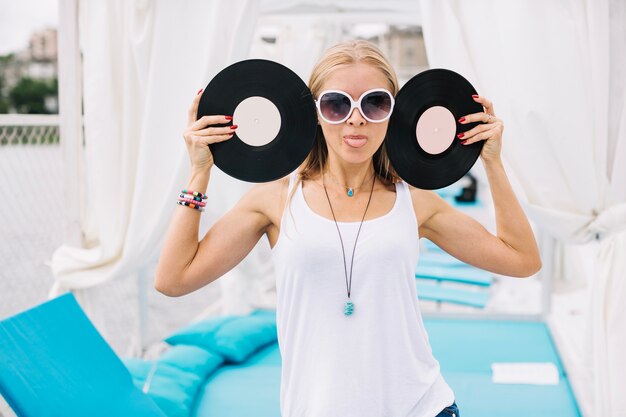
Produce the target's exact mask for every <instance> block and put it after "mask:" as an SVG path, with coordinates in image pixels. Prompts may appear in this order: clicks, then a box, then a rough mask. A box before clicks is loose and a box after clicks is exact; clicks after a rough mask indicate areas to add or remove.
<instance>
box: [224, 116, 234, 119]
mask: <svg viewBox="0 0 626 417" xmlns="http://www.w3.org/2000/svg"><path fill="white" fill-rule="evenodd" d="M224 119H226V120H233V116H224Z"/></svg>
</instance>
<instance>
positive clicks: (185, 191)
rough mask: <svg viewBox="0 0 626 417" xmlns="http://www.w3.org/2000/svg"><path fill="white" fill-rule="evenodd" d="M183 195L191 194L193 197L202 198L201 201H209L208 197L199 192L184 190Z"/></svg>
mask: <svg viewBox="0 0 626 417" xmlns="http://www.w3.org/2000/svg"><path fill="white" fill-rule="evenodd" d="M181 193H183V194H191V195H193V196H194V197H200V198H201V199H203V200H206V199H207V196H206V195H204V194H202V193H199V192H197V191H189V190H182V191H181Z"/></svg>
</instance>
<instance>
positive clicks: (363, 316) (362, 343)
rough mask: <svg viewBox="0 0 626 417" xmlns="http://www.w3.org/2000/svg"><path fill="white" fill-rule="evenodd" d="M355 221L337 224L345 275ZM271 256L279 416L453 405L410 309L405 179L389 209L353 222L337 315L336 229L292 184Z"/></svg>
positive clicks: (374, 414) (424, 413)
mask: <svg viewBox="0 0 626 417" xmlns="http://www.w3.org/2000/svg"><path fill="white" fill-rule="evenodd" d="M295 175H296V174H295V173H294V174H292V175H291V176H290V181H289V190H290V191H291V189H292V187H293V184H294V182H295V178H296V176H295ZM359 223H360V222H359V221H357V222H339V223H338V224H339V229H340V231H341V235H342V238H343V242H344V248H345V251H346V263H347V268H348V276H349V274H350V260H351V257H352V248H353V245H354V239H355V237H356V233H357V230H358V228H359ZM272 253H273V258H274V266H275V271H276V289H277V305H276V322H277V326H278V329H277V330H278V344H279V348H280V353H281V357H282V370H281V386H280V410H281V415H282V417H434V416H436V415H437V414H438V413H439V412H440V411H441V410H442V409H443V408H445V407H447V406H449V405H451V404H452V403H453V401H454V394H453V392H452V390H451V389H450V387H449V386H448V385H447V384H446V382H445V381H444V380H443V378H442V376H441V372H440V368H439V363H438V362H437V360H436V359H435V358H434V357H433V355H432V351H431V348H430V344H429V342H428V335H427V334H426V330H425V329H424V324H423V321H422V316H421V313H420V310H419V303H418V299H417V290H416V286H415V275H414V273H415V267H416V265H417V260H418V257H419V236H418V229H417V220H416V217H415V212H414V211H413V204H412V201H411V196H410V191H409V188H408V185H407V184H406V183H405V182H401V183H399V184H397V185H396V200H395V203H394V206H393V208H392V209H391V211H389V212H388V213H387V214H385V215H383V216H380V217H377V218H374V219H371V220H366V221H364V222H363V226H362V228H361V234H360V236H359V239H358V243H357V247H356V253H355V255H354V267H353V272H352V285H351V290H350V301H352V303H353V304H354V312H353V314H352V315H350V316H346V315H344V306H345V303H346V301H348V297H347V290H346V277H345V274H344V263H343V255H342V253H341V242H340V240H339V235H338V233H337V228H336V226H335V223H334V221H333V220H332V219H328V218H325V217H323V216H321V215H319V214H317V213H315V212H314V211H313V210H312V209H311V208H310V207H309V206H308V204H307V203H306V201H305V199H304V195H303V193H302V183H299V184H298V188H297V190H296V192H295V194H294V195H293V198H292V199H291V201H290V204H288V205H287V206H286V208H285V210H284V212H283V216H282V219H281V227H280V234H279V237H278V241H277V243H276V245H275V246H274V248H273V249H272Z"/></svg>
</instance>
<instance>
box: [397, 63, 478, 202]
mask: <svg viewBox="0 0 626 417" xmlns="http://www.w3.org/2000/svg"><path fill="white" fill-rule="evenodd" d="M473 94H477V93H476V90H475V89H474V87H473V86H472V85H471V84H470V82H469V81H467V80H466V79H465V78H464V77H463V76H461V75H460V74H457V73H456V72H454V71H450V70H447V69H430V70H427V71H424V72H421V73H419V74H417V75H416V76H414V77H413V78H411V79H410V80H409V81H408V82H407V83H406V84H405V85H404V86H403V87H402V88H401V89H400V91H399V92H398V94H397V97H396V104H395V107H394V110H393V114H392V115H391V119H390V121H389V128H388V131H387V140H386V146H387V152H388V154H389V159H390V160H391V164H392V165H393V167H394V168H395V170H396V172H397V173H398V175H400V177H401V178H402V179H403V180H405V181H406V182H407V183H409V184H411V185H413V186H414V187H417V188H421V189H426V190H435V189H438V188H443V187H446V186H448V185H450V184H453V183H455V182H456V181H458V180H459V179H460V178H461V177H463V176H464V175H465V174H467V172H468V171H469V170H470V168H472V166H473V165H474V163H475V162H476V160H477V159H478V157H479V156H480V152H481V150H482V147H483V144H484V141H479V142H476V143H473V144H471V145H462V144H461V143H460V140H459V139H458V138H457V137H456V135H457V134H458V133H461V132H466V131H468V130H470V129H472V128H473V127H475V126H477V125H478V124H479V123H466V124H461V123H459V122H458V119H460V118H461V117H462V116H466V115H468V114H472V113H478V112H482V111H483V106H482V105H481V104H479V103H476V102H475V101H474V99H473V98H472V95H473Z"/></svg>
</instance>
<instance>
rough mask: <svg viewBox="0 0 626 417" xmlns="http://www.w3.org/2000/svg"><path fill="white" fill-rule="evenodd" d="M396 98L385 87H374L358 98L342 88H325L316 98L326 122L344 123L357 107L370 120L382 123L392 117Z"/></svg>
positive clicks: (318, 107)
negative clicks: (353, 97) (355, 98)
mask: <svg viewBox="0 0 626 417" xmlns="http://www.w3.org/2000/svg"><path fill="white" fill-rule="evenodd" d="M394 103H395V100H394V98H393V95H392V94H391V93H390V92H389V91H388V90H385V89H384V88H374V89H372V90H368V91H366V92H364V93H363V94H361V97H359V99H358V100H356V101H354V100H352V97H351V96H350V95H349V94H348V93H346V92H344V91H341V90H325V91H322V92H321V93H320V95H319V98H318V99H317V100H315V105H316V106H317V110H318V111H319V114H320V116H321V117H322V119H323V120H324V121H325V122H326V123H330V124H334V125H336V124H339V123H343V122H345V121H346V120H348V118H349V117H350V115H351V114H352V111H353V110H354V109H355V108H357V109H359V111H360V112H361V115H362V116H363V117H364V118H365V120H367V121H368V122H372V123H382V122H384V121H385V120H387V119H389V117H391V112H392V111H393V105H394Z"/></svg>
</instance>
